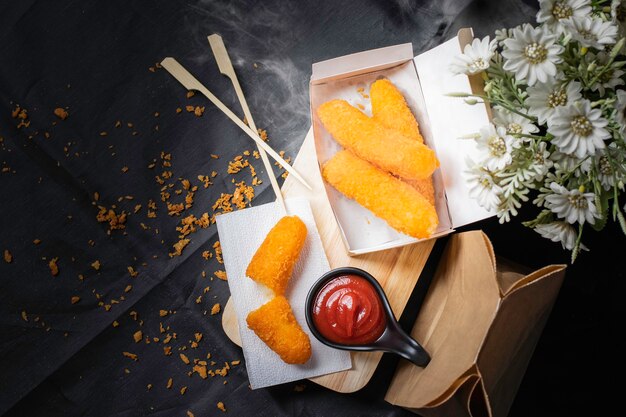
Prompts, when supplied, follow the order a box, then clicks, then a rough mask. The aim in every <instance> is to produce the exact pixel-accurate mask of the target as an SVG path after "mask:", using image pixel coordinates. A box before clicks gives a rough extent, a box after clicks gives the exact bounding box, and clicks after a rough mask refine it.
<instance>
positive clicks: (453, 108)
mask: <svg viewBox="0 0 626 417" xmlns="http://www.w3.org/2000/svg"><path fill="white" fill-rule="evenodd" d="M472 39H473V33H472V30H471V29H461V30H460V31H459V33H458V36H456V37H454V38H453V39H450V40H449V41H447V42H445V43H443V44H441V45H440V46H437V47H436V48H433V49H431V50H429V51H427V52H424V53H423V54H420V55H418V56H416V57H414V56H413V46H412V44H410V43H405V44H401V45H396V46H390V47H387V48H380V49H374V50H370V51H365V52H359V53H355V54H351V55H346V56H343V57H339V58H334V59H330V60H327V61H322V62H319V63H315V64H313V70H312V75H311V82H310V98H311V119H312V123H313V134H314V138H315V149H316V152H317V158H318V163H319V164H320V166H321V165H322V164H324V163H325V162H326V161H327V160H328V159H330V158H331V157H332V156H333V155H334V154H335V153H336V152H337V151H339V150H340V149H341V147H340V146H339V144H337V142H335V141H334V140H333V138H332V136H331V135H330V134H329V133H328V132H327V131H326V129H325V128H324V126H323V125H322V123H321V122H320V120H319V118H318V116H317V114H316V109H317V108H318V107H319V106H320V105H321V104H322V103H324V102H326V101H328V100H332V99H344V100H347V101H348V102H349V103H350V104H352V105H354V106H357V107H360V108H361V109H363V111H364V112H365V113H366V114H368V115H369V116H371V104H370V100H369V95H368V92H369V86H370V85H371V84H372V83H373V82H374V81H375V80H376V79H378V78H383V77H386V78H388V79H389V80H390V81H391V82H393V83H394V84H395V85H396V87H397V88H398V89H399V90H400V91H401V92H402V94H403V95H404V97H405V99H406V101H407V103H408V105H409V107H410V108H411V110H412V111H413V114H414V115H415V116H416V118H417V121H418V123H419V125H420V131H421V133H422V136H423V137H424V141H425V143H426V144H427V145H428V146H429V147H430V148H432V149H434V150H435V152H436V154H437V157H438V158H439V162H440V168H439V169H438V170H436V171H435V173H434V174H433V183H434V187H435V206H436V210H437V214H438V216H439V226H438V227H437V230H436V231H435V233H434V234H433V235H432V236H431V238H437V237H440V236H444V235H446V234H449V233H451V232H452V231H454V229H455V228H457V227H461V226H463V225H466V224H469V223H473V222H476V221H479V220H482V219H485V218H488V217H491V216H493V215H494V213H493V212H489V211H486V210H485V209H483V208H482V207H480V206H479V205H478V203H477V202H476V201H475V200H474V199H472V198H470V196H469V188H468V184H467V181H466V179H465V178H464V173H463V172H464V171H465V170H466V162H465V159H466V157H468V156H469V157H473V156H474V155H475V154H476V148H475V147H476V145H475V141H473V140H466V139H459V138H460V137H461V136H464V135H467V134H468V133H473V132H478V131H479V129H480V128H481V127H483V126H485V125H486V124H488V123H489V111H488V109H487V107H486V106H483V105H474V106H470V105H468V104H466V103H465V102H464V101H463V100H461V99H459V98H454V97H448V96H446V95H445V94H446V93H450V92H466V93H471V92H472V91H473V90H472V84H474V85H476V83H472V82H471V81H472V80H470V78H468V77H467V76H465V75H454V74H452V72H450V71H449V69H448V66H449V64H450V63H451V62H452V60H453V58H454V57H455V56H456V55H458V54H460V53H461V52H462V50H463V48H464V46H465V45H466V44H468V43H470V42H471V41H472ZM474 81H475V80H474ZM474 91H475V88H474ZM325 187H326V193H327V195H328V199H329V201H330V205H331V207H332V209H333V213H334V215H335V218H336V220H337V223H338V225H339V229H340V230H341V236H342V239H343V242H344V245H345V247H346V249H347V251H348V253H349V254H350V255H360V254H364V253H369V252H375V251H380V250H385V249H390V248H395V247H399V246H405V245H408V244H412V243H415V242H418V241H419V240H418V239H415V238H412V237H410V236H407V235H404V234H402V233H400V232H397V231H396V230H394V229H393V228H391V227H390V226H388V225H387V223H386V222H385V221H384V220H382V219H380V218H378V217H376V216H374V215H373V214H372V213H371V212H370V211H369V210H367V209H365V208H364V207H362V206H361V205H359V204H358V203H357V202H355V201H353V200H350V199H348V198H346V197H344V196H343V195H342V194H341V193H339V192H338V191H337V190H335V189H334V188H333V187H331V186H330V185H328V184H325Z"/></svg>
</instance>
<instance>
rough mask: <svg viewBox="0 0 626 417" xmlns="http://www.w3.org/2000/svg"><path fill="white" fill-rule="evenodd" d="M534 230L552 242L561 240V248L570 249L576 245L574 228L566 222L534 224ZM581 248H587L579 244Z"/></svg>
mask: <svg viewBox="0 0 626 417" xmlns="http://www.w3.org/2000/svg"><path fill="white" fill-rule="evenodd" d="M535 232H537V233H539V234H540V235H541V236H543V237H545V238H546V239H550V240H551V241H553V242H561V245H562V246H563V249H567V250H572V249H574V246H575V245H576V239H577V237H578V236H577V233H576V230H575V229H574V228H573V227H572V226H570V225H569V224H567V223H566V222H561V221H556V222H552V223H546V224H538V225H537V226H535ZM580 248H581V249H584V250H587V248H586V247H585V245H582V244H581V245H580Z"/></svg>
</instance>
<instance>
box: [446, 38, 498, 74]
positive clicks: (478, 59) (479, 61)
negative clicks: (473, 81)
mask: <svg viewBox="0 0 626 417" xmlns="http://www.w3.org/2000/svg"><path fill="white" fill-rule="evenodd" d="M495 50H496V41H495V40H493V41H491V42H490V41H489V36H485V37H484V38H483V39H482V40H480V39H474V40H473V41H472V43H471V44H468V45H465V49H463V53H462V54H461V55H457V56H456V57H454V61H452V63H451V64H450V70H451V71H452V72H453V73H455V74H476V73H479V72H482V71H484V70H486V69H487V68H489V61H491V57H493V54H494V52H495Z"/></svg>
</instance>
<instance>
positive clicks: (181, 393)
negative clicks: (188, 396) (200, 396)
mask: <svg viewBox="0 0 626 417" xmlns="http://www.w3.org/2000/svg"><path fill="white" fill-rule="evenodd" d="M186 391H187V387H181V389H180V395H185V392H186Z"/></svg>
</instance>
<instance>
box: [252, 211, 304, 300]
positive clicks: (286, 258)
mask: <svg viewBox="0 0 626 417" xmlns="http://www.w3.org/2000/svg"><path fill="white" fill-rule="evenodd" d="M306 233H307V231H306V225H305V224H304V223H303V222H302V220H300V218H299V217H298V216H285V217H283V218H281V219H280V220H279V221H278V222H277V223H276V225H275V226H274V227H272V229H271V230H270V231H269V233H268V234H267V236H266V237H265V240H263V243H261V246H259V248H258V249H257V251H256V252H255V254H254V256H253V257H252V260H251V261H250V264H249V265H248V268H247V269H246V275H247V276H248V277H250V278H252V279H253V280H255V281H257V282H260V283H261V284H263V285H265V286H267V287H269V288H270V289H271V290H272V291H274V294H276V295H283V294H284V293H285V289H286V288H287V283H288V282H289V278H290V277H291V272H292V271H293V266H294V265H295V264H296V261H297V260H298V256H300V250H301V249H302V246H303V245H304V241H305V240H306Z"/></svg>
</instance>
